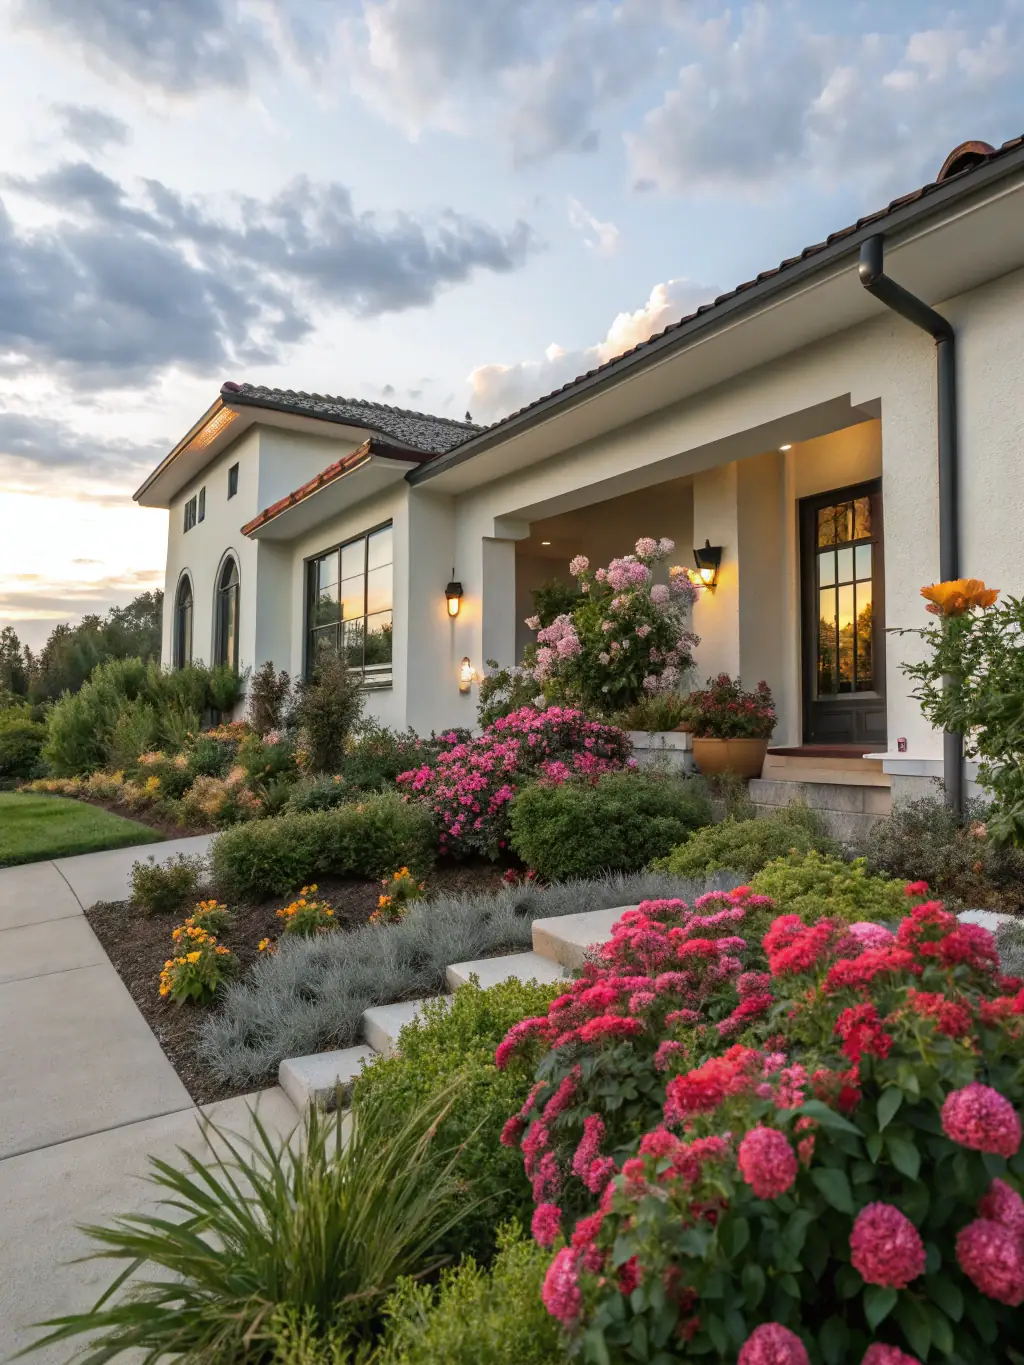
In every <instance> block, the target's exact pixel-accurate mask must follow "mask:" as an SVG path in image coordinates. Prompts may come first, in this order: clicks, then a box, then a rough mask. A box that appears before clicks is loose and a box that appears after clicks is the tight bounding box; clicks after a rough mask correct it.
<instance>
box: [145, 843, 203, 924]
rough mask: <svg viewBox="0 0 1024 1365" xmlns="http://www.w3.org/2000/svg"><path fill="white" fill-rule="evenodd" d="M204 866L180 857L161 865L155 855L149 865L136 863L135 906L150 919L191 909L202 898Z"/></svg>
mask: <svg viewBox="0 0 1024 1365" xmlns="http://www.w3.org/2000/svg"><path fill="white" fill-rule="evenodd" d="M202 875H203V863H202V860H201V859H199V858H187V857H186V856H185V855H184V854H183V853H179V854H178V856H177V857H176V858H168V859H167V860H166V861H165V862H163V863H158V862H157V861H156V859H155V858H154V857H153V855H152V854H150V856H149V857H148V858H147V859H146V860H145V862H141V861H140V862H134V863H132V870H131V887H132V894H131V902H132V905H133V906H134V907H135V909H136V910H144V911H145V912H146V913H147V914H150V915H163V914H170V913H171V912H172V911H176V910H183V909H184V908H185V906H186V905H191V904H192V903H193V902H194V901H195V900H196V899H197V898H198V895H199V885H200V882H201V880H202Z"/></svg>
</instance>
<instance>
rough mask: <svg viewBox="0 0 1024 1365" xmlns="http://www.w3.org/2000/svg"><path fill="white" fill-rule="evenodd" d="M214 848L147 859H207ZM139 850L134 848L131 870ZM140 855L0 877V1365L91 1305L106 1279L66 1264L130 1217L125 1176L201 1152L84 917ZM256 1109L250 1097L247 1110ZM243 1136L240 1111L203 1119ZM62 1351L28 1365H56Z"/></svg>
mask: <svg viewBox="0 0 1024 1365" xmlns="http://www.w3.org/2000/svg"><path fill="white" fill-rule="evenodd" d="M210 837H211V836H201V837H200V838H197V839H179V840H174V841H172V842H170V843H166V844H161V845H159V846H158V848H157V849H154V850H153V851H154V852H155V853H156V855H157V857H158V859H159V860H161V861H162V860H163V859H165V858H167V857H170V856H173V855H174V854H175V853H178V852H182V853H203V852H205V849H206V847H207V845H208V844H209V841H210ZM148 851H149V850H143V851H142V856H145V853H146V852H148ZM139 856H140V850H139V849H137V848H128V849H116V850H112V851H110V852H108V853H91V854H84V855H81V856H79V857H74V858H61V859H58V860H56V861H54V862H46V863H30V864H26V865H24V866H22V867H14V868H6V869H3V870H0V1361H6V1360H7V1359H8V1358H9V1357H10V1355H11V1354H12V1353H13V1352H14V1351H16V1350H17V1349H19V1348H20V1347H23V1346H24V1345H26V1344H27V1342H28V1341H29V1340H31V1337H32V1334H31V1333H26V1331H25V1330H24V1329H25V1328H26V1327H27V1325H28V1324H30V1323H31V1322H33V1321H37V1320H39V1319H40V1318H42V1317H50V1316H53V1315H55V1314H59V1313H64V1312H68V1311H73V1310H76V1309H82V1308H85V1307H88V1306H89V1305H90V1304H91V1303H92V1302H93V1301H94V1300H95V1298H96V1297H97V1296H98V1294H99V1292H100V1291H101V1289H102V1288H103V1287H104V1286H105V1285H106V1283H108V1282H109V1280H110V1279H111V1278H112V1275H111V1269H110V1267H109V1266H103V1265H78V1266H70V1267H69V1266H67V1265H66V1262H67V1261H68V1260H70V1259H72V1258H73V1257H75V1256H78V1255H81V1254H82V1252H83V1250H84V1249H85V1245H86V1244H85V1239H84V1238H82V1237H81V1235H80V1234H79V1233H77V1232H76V1231H75V1225H76V1224H78V1223H82V1222H97V1221H105V1220H106V1219H108V1218H110V1217H111V1215H113V1214H116V1213H123V1212H127V1211H131V1210H132V1209H138V1208H139V1207H140V1206H141V1203H142V1201H143V1200H144V1199H145V1195H146V1192H145V1188H144V1187H143V1186H141V1185H140V1184H139V1183H138V1181H137V1179H136V1178H135V1177H137V1176H139V1175H141V1174H142V1173H143V1172H144V1171H145V1170H146V1166H147V1160H146V1159H147V1157H148V1156H149V1154H150V1153H154V1154H159V1155H161V1156H164V1157H168V1156H172V1155H173V1152H174V1150H175V1148H176V1147H177V1146H179V1145H190V1146H191V1145H192V1144H193V1143H202V1139H201V1137H200V1136H199V1133H198V1130H197V1127H196V1120H197V1118H198V1117H199V1112H200V1111H199V1110H198V1109H197V1108H196V1106H195V1105H194V1104H193V1103H192V1100H191V1098H190V1096H189V1094H188V1092H187V1091H186V1089H185V1087H184V1086H183V1085H182V1083H181V1082H180V1081H179V1080H178V1077H177V1075H176V1073H175V1071H174V1068H173V1067H172V1066H171V1064H170V1062H168V1060H167V1058H166V1057H165V1056H164V1054H163V1051H162V1050H161V1048H160V1045H159V1043H158V1042H157V1041H156V1039H155V1038H154V1036H153V1034H152V1033H151V1032H150V1029H149V1026H148V1025H147V1024H146V1022H145V1020H144V1019H143V1017H142V1015H141V1014H140V1013H139V1011H138V1009H137V1008H136V1006H135V1004H134V1002H133V1001H132V998H131V996H130V995H129V993H128V991H127V990H126V988H125V987H124V986H123V985H122V983H121V979H120V977H119V976H118V975H117V973H116V972H115V970H114V968H113V967H112V966H111V964H110V962H109V960H108V958H107V956H106V954H105V953H104V951H103V948H102V947H101V945H100V942H99V940H98V939H97V938H96V936H95V934H94V933H93V932H92V929H91V928H90V926H89V924H88V922H87V921H86V919H85V916H84V914H83V907H86V906H91V905H93V904H94V903H95V902H96V901H100V900H123V899H124V898H125V897H126V895H127V888H128V874H129V871H130V868H131V865H132V863H133V862H134V861H135V860H136V859H137V858H138V857H139ZM256 1098H257V1097H250V1102H252V1101H254V1100H255V1099H256ZM258 1099H259V1107H260V1114H261V1117H263V1118H264V1120H265V1121H266V1122H267V1123H268V1124H269V1125H270V1126H271V1127H274V1128H278V1129H283V1130H284V1131H288V1130H289V1129H290V1128H291V1127H292V1126H293V1125H294V1124H295V1123H296V1122H297V1114H296V1111H295V1109H294V1108H293V1107H292V1105H291V1102H290V1101H289V1100H288V1098H287V1097H286V1096H285V1095H284V1093H283V1092H282V1091H280V1090H278V1089H276V1088H275V1089H273V1090H269V1091H265V1092H263V1093H262V1095H261V1096H259V1097H258ZM210 1112H211V1114H212V1116H213V1117H214V1119H215V1121H216V1122H218V1123H223V1124H224V1125H225V1126H226V1127H228V1128H231V1129H233V1130H234V1131H242V1130H244V1128H245V1125H246V1120H247V1117H248V1105H247V1101H246V1100H245V1099H236V1100H228V1101H225V1102H224V1103H222V1104H219V1105H213V1106H210ZM69 1354H70V1352H69V1351H68V1350H65V1349H62V1350H60V1351H57V1352H54V1353H52V1354H51V1353H49V1352H45V1353H42V1354H40V1355H38V1356H35V1357H33V1359H35V1360H37V1361H39V1362H40V1365H51V1362H53V1365H56V1362H61V1361H64V1360H66V1359H67V1357H68V1356H69Z"/></svg>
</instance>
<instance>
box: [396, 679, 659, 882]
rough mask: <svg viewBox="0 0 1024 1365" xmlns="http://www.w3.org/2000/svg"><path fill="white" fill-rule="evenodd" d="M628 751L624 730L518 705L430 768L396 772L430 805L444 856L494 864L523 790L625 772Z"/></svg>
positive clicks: (562, 711)
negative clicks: (480, 856) (479, 856)
mask: <svg viewBox="0 0 1024 1365" xmlns="http://www.w3.org/2000/svg"><path fill="white" fill-rule="evenodd" d="M631 748H632V746H631V744H630V741H629V737H628V736H627V735H626V733H625V731H623V730H618V729H616V728H615V726H613V725H601V724H599V723H597V722H596V721H591V720H587V719H586V717H585V716H584V714H583V712H582V711H574V710H571V709H570V708H568V707H563V706H549V707H548V709H547V710H546V711H537V710H535V709H534V708H533V707H532V706H524V707H523V709H522V710H521V711H513V712H512V713H511V714H510V715H508V716H502V717H501V719H500V720H496V721H495V722H494V724H493V725H489V726H488V727H487V729H486V730H485V731H484V732H483V734H482V735H480V736H478V737H477V738H475V739H468V740H466V741H464V742H463V743H459V744H455V745H453V746H452V747H451V748H449V749H445V750H442V752H440V753H439V754H438V756H437V759H436V761H435V762H434V763H433V764H429V763H425V764H424V765H423V767H421V768H415V769H413V770H412V771H410V772H407V773H400V774H399V776H398V784H399V786H400V787H402V788H404V789H405V791H406V792H407V793H409V794H410V795H411V796H413V797H416V798H418V799H419V800H421V801H424V802H426V803H427V805H428V806H429V807H430V809H431V811H432V812H433V814H434V818H435V820H436V822H437V824H438V827H439V831H440V834H439V838H440V844H441V850H442V852H448V853H453V854H466V853H484V854H486V855H487V856H488V857H491V858H496V857H497V856H498V854H499V853H500V851H501V850H502V849H503V848H505V847H506V845H507V842H508V817H509V808H510V806H511V803H512V800H513V798H514V797H515V794H516V792H517V791H518V790H519V789H520V788H521V787H523V786H524V785H526V784H528V783H530V782H536V781H538V780H539V779H544V780H545V781H548V782H553V783H561V782H566V781H568V780H569V778H571V777H595V778H596V777H599V776H600V775H601V773H607V772H613V771H615V770H616V769H618V768H622V767H624V766H625V764H626V762H627V761H628V759H629V756H630V752H631Z"/></svg>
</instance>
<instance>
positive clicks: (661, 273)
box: [0, 0, 1024, 647]
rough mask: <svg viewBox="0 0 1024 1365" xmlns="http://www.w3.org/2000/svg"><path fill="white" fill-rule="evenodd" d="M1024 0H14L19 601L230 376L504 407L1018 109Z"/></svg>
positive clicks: (12, 478)
mask: <svg viewBox="0 0 1024 1365" xmlns="http://www.w3.org/2000/svg"><path fill="white" fill-rule="evenodd" d="M1022 67H1024V0H968V3H959V4H958V3H946V4H940V3H929V2H928V0H900V3H899V4H895V3H893V0H842V2H841V3H836V2H835V0H793V3H789V2H788V0H771V3H770V4H763V3H737V4H736V5H734V6H731V7H726V6H723V5H721V4H713V3H706V0H0V129H2V130H3V131H2V133H0V626H3V625H6V624H13V625H14V626H15V628H16V629H17V631H18V633H19V635H20V636H21V638H22V639H23V640H24V641H26V642H28V643H29V644H31V645H32V646H33V647H38V646H39V645H40V644H41V643H42V642H43V641H44V640H45V638H46V636H47V634H48V633H49V631H50V629H51V628H52V626H53V625H54V623H55V622H57V621H65V620H67V621H71V622H74V621H76V620H77V619H79V618H80V617H81V616H82V614H83V613H85V612H89V611H104V610H106V609H107V608H108V607H110V606H111V605H114V604H117V603H124V602H127V601H129V600H130V599H131V598H132V597H133V596H135V595H136V593H138V592H140V591H142V590H144V589H148V588H153V587H158V586H160V585H161V584H162V579H163V561H164V550H165V542H166V513H164V512H162V511H159V510H153V509H142V508H139V507H138V506H137V505H136V504H135V503H134V502H133V501H132V497H131V495H132V493H133V491H134V490H135V489H136V488H137V487H138V485H139V483H140V482H141V481H142V478H143V477H144V476H145V474H146V473H147V472H148V471H149V470H150V469H151V468H152V467H153V466H154V465H155V464H156V463H157V461H158V460H159V459H160V458H162V456H163V455H165V454H166V453H167V451H168V450H169V449H170V448H171V447H172V446H173V445H174V444H175V443H176V442H177V440H178V439H179V438H180V437H181V436H182V435H183V434H184V433H185V431H186V430H187V429H188V428H189V427H190V426H191V425H192V423H193V422H194V421H195V420H196V418H198V417H199V415H200V414H201V413H202V412H203V411H204V410H205V409H206V408H207V407H208V406H209V404H210V403H211V402H212V401H213V400H214V398H215V397H216V396H217V393H218V390H219V388H220V385H221V384H222V383H223V382H224V381H225V380H228V379H233V380H237V381H248V382H250V383H258V384H268V385H275V386H279V387H284V388H293V389H305V390H309V391H312V392H320V393H327V394H335V395H342V396H345V397H357V398H369V399H375V400H379V401H383V402H388V403H394V404H396V405H397V406H400V407H407V408H413V409H416V410H419V411H426V412H433V413H437V414H441V415H448V416H456V417H462V416H463V415H464V414H465V413H466V412H467V411H469V412H471V413H472V417H473V419H474V421H478V422H491V421H494V420H496V419H497V418H499V417H501V416H503V415H504V414H506V413H508V412H510V411H514V410H515V409H516V408H518V407H520V406H522V404H523V403H524V402H528V401H529V400H530V399H532V398H534V397H538V396H539V395H541V394H543V393H546V392H548V391H550V390H551V389H553V388H556V387H558V386H559V385H561V384H563V383H564V382H566V381H567V380H568V379H571V378H573V377H574V376H575V375H577V374H579V373H582V372H584V371H586V370H587V369H590V368H591V367H592V366H593V365H594V364H596V363H600V362H601V361H603V360H606V359H608V358H610V357H611V356H613V355H616V354H618V353H619V352H621V351H622V350H624V349H627V348H628V347H630V346H632V345H634V344H636V342H638V341H641V340H643V339H645V338H646V337H647V336H649V335H651V334H652V333H653V332H655V331H657V330H660V329H661V328H662V327H664V326H666V325H667V324H668V323H670V322H672V321H674V320H677V319H678V318H679V317H681V316H683V315H684V314H686V313H689V312H691V311H692V310H693V308H694V307H696V306H697V304H699V303H702V302H704V301H706V300H709V299H712V298H714V296H715V295H716V294H717V293H721V292H723V291H725V290H727V289H730V288H732V287H733V286H735V285H736V284H738V283H740V282H741V281H743V280H746V279H749V278H751V277H752V276H754V275H756V274H757V273H758V272H759V271H761V270H764V269H767V268H770V267H772V266H774V265H776V264H777V263H778V262H779V261H780V260H781V259H783V258H784V257H788V256H792V255H795V254H797V253H798V252H799V251H800V249H801V248H802V247H804V246H806V245H808V244H809V243H812V242H816V241H819V240H821V239H822V238H824V237H825V236H826V235H827V234H828V233H829V232H832V231H834V230H836V229H838V228H840V227H843V226H845V225H846V224H848V223H851V222H853V221H854V219H855V218H857V217H858V216H859V215H861V214H863V213H866V212H870V211H871V210H873V209H876V208H878V207H881V206H882V205H884V204H885V203H887V202H888V201H889V200H890V199H892V198H894V197H896V196H897V195H899V194H902V193H905V192H907V191H909V190H911V189H914V188H916V187H917V186H918V185H921V184H924V183H925V182H927V181H929V180H932V179H934V177H935V174H936V173H937V171H938V169H939V167H940V165H941V164H942V161H943V160H944V158H945V156H946V154H947V153H948V152H949V151H950V150H951V149H952V148H953V147H954V146H955V145H956V144H957V143H959V142H962V141H964V140H966V139H968V138H980V139H984V140H986V141H988V142H991V143H993V144H994V145H998V144H999V143H1001V142H1003V141H1005V140H1007V139H1008V138H1011V137H1015V136H1017V135H1018V134H1020V133H1022V132H1024V85H1022V83H1021V81H1020V77H1019V73H1020V71H1021V69H1022Z"/></svg>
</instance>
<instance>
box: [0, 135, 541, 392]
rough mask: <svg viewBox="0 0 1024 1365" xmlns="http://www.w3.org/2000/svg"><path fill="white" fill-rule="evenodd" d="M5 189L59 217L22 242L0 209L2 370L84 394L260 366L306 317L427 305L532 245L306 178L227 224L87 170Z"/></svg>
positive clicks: (305, 328) (197, 207)
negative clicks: (377, 210) (157, 378)
mask: <svg viewBox="0 0 1024 1365" xmlns="http://www.w3.org/2000/svg"><path fill="white" fill-rule="evenodd" d="M4 183H6V185H7V187H8V189H10V190H12V191H14V192H15V193H17V194H20V195H25V196H28V197H30V198H31V199H32V200H34V201H36V202H37V203H42V204H45V205H47V206H49V207H51V208H54V209H56V210H58V212H59V214H60V220H59V222H58V224H57V225H56V226H51V227H46V228H36V229H31V230H19V229H18V227H17V226H16V224H15V222H14V220H13V219H12V218H11V216H10V214H9V213H8V212H7V210H6V209H5V208H4V205H3V204H2V202H0V353H3V352H7V353H8V355H13V356H14V357H15V360H14V361H13V362H8V366H7V368H8V369H10V368H11V366H12V365H14V366H17V365H31V366H41V365H45V366H52V367H56V368H58V369H60V370H61V371H62V372H64V373H65V374H66V375H67V377H68V378H69V379H70V380H71V382H74V383H76V384H78V385H79V386H82V387H93V388H98V387H104V386H109V387H114V386H120V385H124V384H125V383H132V382H139V381H141V380H143V379H146V378H148V377H151V376H152V375H153V374H154V373H156V372H157V371H159V370H160V369H162V368H166V367H167V366H170V365H175V364H176V365H181V366H184V367H188V368H190V369H193V370H200V371H208V370H209V369H211V368H215V367H217V366H218V365H222V364H224V363H226V362H228V361H238V362H240V363H250V364H256V363H270V362H273V361H276V360H277V359H279V358H280V356H281V352H282V348H283V347H284V346H285V345H287V344H288V343H290V342H294V341H297V340H299V339H300V338H302V337H303V336H305V335H307V334H308V333H309V332H310V331H311V330H312V326H313V324H312V320H311V316H310V315H311V312H312V310H313V308H314V307H315V306H323V305H325V304H326V305H328V306H334V307H338V308H342V309H345V310H346V311H348V312H350V313H352V314H354V315H356V316H359V317H367V316H374V315H377V314H380V313H384V312H389V311H399V310H402V309H406V308H413V307H419V306H424V305H427V304H430V303H432V302H433V300H434V298H435V297H436V295H437V294H438V292H439V291H440V290H441V289H443V288H445V287H446V286H450V285H454V284H458V283H461V282H462V281H464V280H466V279H467V278H468V277H469V276H470V275H471V274H472V273H473V271H475V270H477V269H483V270H493V271H498V272H504V271H510V270H514V269H516V268H518V267H519V266H521V265H522V264H523V262H524V261H525V259H526V257H527V255H528V254H529V253H530V251H532V250H533V249H535V247H536V242H535V239H534V236H533V234H532V232H531V229H530V228H529V227H528V225H527V224H525V223H523V222H518V223H516V224H515V225H514V226H513V227H512V228H511V229H509V230H508V231H506V232H501V231H499V230H497V229H495V228H492V227H490V226H489V225H487V224H486V223H482V222H480V221H478V220H476V219H474V218H470V217H468V216H466V215H464V214H460V213H457V212H455V211H454V210H446V211H444V212H442V213H440V214H438V215H436V216H435V217H434V218H432V219H424V218H420V217H417V216H416V215H413V214H409V213H399V214H394V215H389V216H387V217H382V216H380V215H377V214H374V213H372V212H365V211H364V212H358V211H357V210H356V208H355V206H354V205H353V202H352V197H351V195H350V193H349V191H348V190H347V189H346V188H345V186H343V185H339V184H335V183H326V184H316V183H314V182H312V181H310V180H309V179H307V178H305V177H300V178H299V179H297V180H295V181H294V182H292V184H290V185H288V186H286V187H285V188H284V189H283V190H282V191H281V193H280V194H278V195H276V196H274V197H272V198H271V199H269V200H266V201H261V200H256V199H253V198H251V197H239V198H238V199H237V201H236V216H235V221H234V222H229V221H227V220H226V219H223V218H218V217H215V216H214V215H213V214H212V213H210V212H209V210H208V209H207V208H206V207H205V206H204V204H203V203H202V202H200V201H198V200H187V199H185V198H184V197H183V196H181V195H179V194H178V193H177V192H176V191H174V190H172V189H169V188H168V187H167V186H166V185H163V184H161V183H160V182H159V181H157V180H147V181H145V182H144V188H143V192H142V194H141V196H140V197H138V198H136V199H133V198H131V197H130V196H129V193H128V191H127V190H126V189H125V187H124V186H123V185H121V184H120V183H118V182H117V181H115V180H113V179H111V178H110V177H109V176H107V175H104V174H103V173H102V172H100V171H98V170H96V168H95V167H93V166H91V165H89V164H87V163H84V162H80V163H76V164H68V165H63V166H60V167H58V168H56V169H54V170H49V171H46V172H44V173H43V174H42V175H40V176H38V177H35V178H32V179H28V178H24V177H21V178H18V177H10V176H9V177H7V178H6V181H5V182H4Z"/></svg>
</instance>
